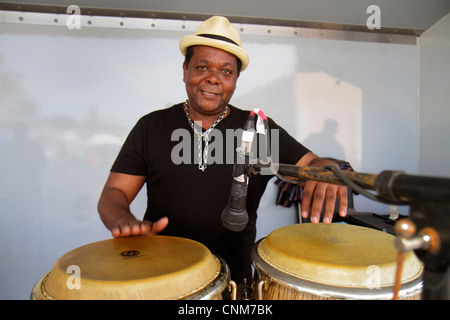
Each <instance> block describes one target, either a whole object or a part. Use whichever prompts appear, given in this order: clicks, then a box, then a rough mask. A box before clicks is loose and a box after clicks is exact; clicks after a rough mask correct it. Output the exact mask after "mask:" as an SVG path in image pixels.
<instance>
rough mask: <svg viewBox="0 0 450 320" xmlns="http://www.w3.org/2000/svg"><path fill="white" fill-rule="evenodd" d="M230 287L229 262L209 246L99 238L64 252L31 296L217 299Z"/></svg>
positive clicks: (169, 239) (157, 239)
mask: <svg viewBox="0 0 450 320" xmlns="http://www.w3.org/2000/svg"><path fill="white" fill-rule="evenodd" d="M74 270H75V271H74ZM230 285H231V286H233V289H235V284H234V282H232V281H230V270H229V267H228V266H227V264H226V262H225V261H224V260H223V259H221V258H220V257H218V256H215V255H213V254H212V253H211V252H210V251H209V249H208V248H206V247H205V246H204V245H203V244H201V243H199V242H196V241H193V240H189V239H184V238H178V237H169V236H139V237H128V238H116V239H109V240H103V241H99V242H94V243H92V244H88V245H84V246H81V247H79V248H77V249H74V250H72V251H70V252H68V253H66V254H64V255H63V256H62V257H61V258H59V259H58V261H57V262H56V263H55V265H54V267H53V269H52V270H51V271H50V272H49V273H47V274H46V275H44V276H43V277H42V278H41V279H40V280H39V281H38V282H37V283H36V285H35V286H34V288H33V290H32V293H31V299H33V300H51V299H57V300H69V299H70V300H72V299H74V300H75V299H82V300H94V299H95V300H97V299H102V300H110V299H111V300H112V299H133V300H134V299H135V300H137V299H149V300H172V299H196V300H197V299H198V300H199V299H205V300H214V299H221V298H222V296H221V294H222V292H223V291H224V290H225V289H226V288H227V287H229V286H230ZM233 295H234V296H235V292H234V293H233Z"/></svg>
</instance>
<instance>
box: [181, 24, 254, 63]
mask: <svg viewBox="0 0 450 320" xmlns="http://www.w3.org/2000/svg"><path fill="white" fill-rule="evenodd" d="M190 46H209V47H214V48H219V49H222V50H224V51H227V52H229V53H231V54H234V55H235V56H236V57H238V59H239V60H241V62H242V67H241V71H244V70H245V68H247V66H248V62H249V57H248V53H247V52H246V51H245V50H244V49H242V47H241V37H240V35H239V32H238V31H237V30H236V28H235V27H233V26H232V25H231V23H230V21H229V20H228V19H227V18H225V17H221V16H213V17H211V18H209V19H208V20H205V21H204V22H203V23H202V24H201V25H200V26H199V27H198V28H197V30H196V31H195V34H193V35H189V36H185V37H183V38H182V39H181V40H180V50H181V53H182V54H183V55H186V50H187V48H189V47H190Z"/></svg>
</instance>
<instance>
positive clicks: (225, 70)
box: [222, 69, 233, 76]
mask: <svg viewBox="0 0 450 320" xmlns="http://www.w3.org/2000/svg"><path fill="white" fill-rule="evenodd" d="M222 72H223V73H224V74H225V75H227V76H231V75H232V74H233V70H231V69H223V70H222Z"/></svg>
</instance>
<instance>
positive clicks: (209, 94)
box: [201, 90, 219, 97]
mask: <svg viewBox="0 0 450 320" xmlns="http://www.w3.org/2000/svg"><path fill="white" fill-rule="evenodd" d="M201 92H202V93H203V94H205V95H207V96H210V97H215V96H218V95H219V94H218V93H214V92H209V91H204V90H201Z"/></svg>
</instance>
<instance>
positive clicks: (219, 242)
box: [111, 104, 309, 282]
mask: <svg viewBox="0 0 450 320" xmlns="http://www.w3.org/2000/svg"><path fill="white" fill-rule="evenodd" d="M248 116H249V111H244V110H240V109H238V108H235V107H233V106H230V113H229V115H228V116H227V117H226V118H224V119H223V120H222V121H221V122H220V123H219V124H218V125H217V126H216V127H215V129H217V130H219V131H220V132H221V133H222V134H221V136H222V139H223V140H222V141H221V140H220V137H219V139H218V140H216V139H217V138H216V139H214V141H211V142H210V144H209V161H208V166H207V168H206V170H205V171H201V170H199V168H198V160H197V157H198V149H197V146H198V144H194V142H195V143H196V141H197V136H196V135H194V133H193V130H192V128H191V127H190V124H189V123H188V120H187V118H186V115H185V113H184V109H183V104H178V105H175V106H173V107H170V108H167V109H163V110H158V111H154V112H152V113H149V114H147V115H145V116H143V117H142V118H141V119H140V120H139V121H138V122H137V124H136V125H135V127H134V128H133V129H132V131H131V132H130V134H129V136H128V138H127V139H126V141H125V143H124V145H123V147H122V149H121V151H120V153H119V155H118V156H117V159H116V161H115V163H114V164H113V166H112V169H111V171H112V172H119V173H125V174H131V175H139V176H146V186H147V199H148V200H147V210H146V212H145V215H144V220H150V221H156V220H158V219H159V218H162V217H168V218H169V225H168V226H167V228H166V229H165V230H164V231H163V232H162V233H161V234H163V235H171V236H178V237H183V238H188V239H193V240H196V241H199V242H201V243H203V244H204V245H206V246H207V247H208V248H209V249H210V250H211V252H212V253H214V254H216V255H218V256H220V257H222V258H223V259H224V260H225V261H226V262H227V264H228V265H229V267H230V269H231V277H232V279H233V280H235V281H236V282H242V281H243V278H247V279H251V258H250V252H251V247H252V245H253V244H254V242H255V237H256V217H257V213H256V212H257V209H258V205H259V201H260V199H261V197H262V195H263V193H264V190H265V188H266V185H267V182H268V181H269V180H270V179H271V178H272V176H270V175H251V176H250V179H249V186H248V194H247V212H248V214H249V223H248V224H247V226H246V228H245V229H244V230H243V231H241V232H233V231H229V230H227V229H226V228H224V227H223V226H222V222H221V213H222V211H223V209H224V208H225V207H226V205H227V202H228V198H229V194H230V189H231V184H232V173H233V163H234V161H233V160H231V161H230V158H229V157H230V152H231V153H233V155H234V153H235V149H236V147H237V146H240V140H239V139H238V138H235V137H234V136H233V135H231V134H230V133H233V131H235V130H236V129H242V128H244V124H245V123H246V121H247V119H248ZM269 126H270V128H271V130H272V129H278V130H279V131H278V132H279V163H285V164H295V163H297V161H298V160H299V159H300V158H301V157H302V156H303V155H305V154H306V153H307V152H309V150H308V149H306V148H305V147H304V146H302V145H301V144H300V143H298V142H297V141H296V140H295V139H294V138H292V137H291V136H290V135H289V134H288V133H287V132H286V131H285V130H284V129H282V128H281V127H279V126H278V125H276V123H275V122H273V121H272V120H271V119H269ZM216 132H218V131H216ZM227 134H228V135H227ZM217 136H218V135H217V134H216V135H215V136H214V137H217ZM185 139H187V140H185ZM189 140H190V141H189ZM231 140H233V141H231ZM220 142H222V143H220ZM186 145H190V146H191V148H182V146H186ZM220 145H222V148H223V149H219V146H220ZM230 146H231V147H230ZM188 149H190V150H188ZM202 149H203V148H202ZM220 150H222V154H221V152H220ZM186 153H187V154H186ZM175 158H176V159H175ZM174 159H175V161H174ZM180 159H182V160H183V161H184V162H183V161H182V163H180ZM231 159H233V158H231ZM211 160H214V163H210V162H211ZM177 163H178V164H177Z"/></svg>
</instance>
